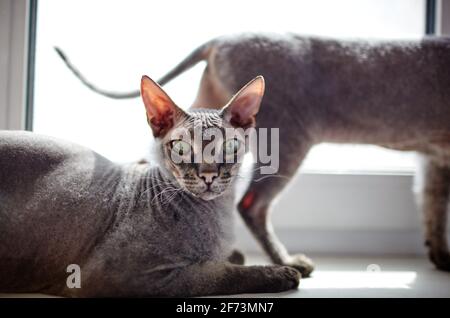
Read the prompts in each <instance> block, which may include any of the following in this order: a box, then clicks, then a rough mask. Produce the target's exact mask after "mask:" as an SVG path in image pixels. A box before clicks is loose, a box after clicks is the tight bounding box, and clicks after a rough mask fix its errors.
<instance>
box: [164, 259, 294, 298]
mask: <svg viewBox="0 0 450 318" xmlns="http://www.w3.org/2000/svg"><path fill="white" fill-rule="evenodd" d="M299 280H300V273H299V272H298V271H297V270H295V269H293V268H291V267H288V266H277V265H272V266H243V265H235V264H230V263H217V262H206V263H202V264H195V265H191V266H189V267H186V268H183V269H182V270H181V271H180V272H179V273H178V274H177V275H176V278H175V279H173V280H172V282H171V283H169V284H167V286H166V287H165V288H164V290H162V291H161V293H162V296H170V297H181V296H182V297H192V296H207V295H230V294H243V293H275V292H282V291H287V290H290V289H295V288H297V287H298V284H299Z"/></svg>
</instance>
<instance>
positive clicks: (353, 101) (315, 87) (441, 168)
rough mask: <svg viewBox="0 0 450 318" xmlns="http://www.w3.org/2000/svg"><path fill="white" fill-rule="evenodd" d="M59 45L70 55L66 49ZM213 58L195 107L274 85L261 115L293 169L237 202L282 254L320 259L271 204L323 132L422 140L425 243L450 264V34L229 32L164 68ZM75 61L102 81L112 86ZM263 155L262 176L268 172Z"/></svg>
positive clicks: (402, 146)
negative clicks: (386, 37) (260, 80)
mask: <svg viewBox="0 0 450 318" xmlns="http://www.w3.org/2000/svg"><path fill="white" fill-rule="evenodd" d="M60 55H61V56H62V57H63V59H65V57H64V55H63V54H62V52H60ZM200 61H206V62H207V67H206V69H205V71H204V73H203V77H202V80H201V84H200V90H199V93H198V96H197V99H196V101H195V103H194V108H195V107H198V106H201V107H205V106H209V107H211V108H213V109H214V108H217V107H220V106H221V105H222V104H223V102H224V101H226V100H227V99H228V98H229V97H230V96H231V94H232V92H234V91H235V90H236V89H237V88H239V87H240V86H241V85H242V84H243V83H245V82H246V81H247V80H248V79H250V78H252V77H253V76H255V75H256V74H262V75H263V76H264V77H265V79H266V82H267V85H268V86H269V87H270V89H269V90H268V93H267V94H266V95H265V98H264V101H263V107H262V110H261V111H260V112H259V114H258V117H257V121H258V126H259V127H268V128H269V127H276V128H279V129H280V132H279V134H280V145H279V149H280V170H279V172H278V174H279V175H281V176H285V177H286V178H266V179H264V180H263V181H261V182H252V183H251V184H250V186H249V187H248V189H247V191H246V194H245V195H244V197H243V199H242V200H241V202H240V203H239V206H238V209H239V211H240V213H241V215H242V217H243V219H244V220H245V222H246V224H247V225H248V227H249V228H250V229H251V231H252V232H253V233H254V234H255V236H256V238H257V239H258V241H259V242H260V243H261V244H262V246H263V248H264V249H265V251H266V252H267V253H268V255H269V256H270V257H271V259H272V260H273V262H274V263H276V264H283V265H290V266H293V267H295V268H297V269H299V270H300V271H301V272H302V274H303V275H304V276H306V275H308V274H309V273H310V272H311V271H312V269H313V264H312V262H311V261H310V260H309V259H308V258H306V257H305V256H303V255H294V256H291V255H289V254H288V253H287V251H286V249H285V248H284V246H283V245H282V244H281V243H280V241H279V240H278V239H277V237H276V236H275V234H274V233H273V230H272V226H271V224H270V220H269V219H268V215H269V210H270V206H271V203H272V201H273V200H274V198H275V197H276V196H277V195H278V194H279V193H280V192H281V191H282V190H283V189H284V188H285V187H286V185H287V184H288V181H289V179H290V178H292V176H294V175H295V173H296V171H297V170H298V167H299V166H300V165H301V163H302V160H303V159H304V158H305V156H306V154H307V153H308V151H309V150H310V149H311V147H312V146H313V145H315V144H318V143H321V142H335V143H359V144H374V145H379V146H384V147H388V148H391V149H397V150H409V151H411V150H414V151H417V152H419V153H421V154H422V155H424V158H425V159H426V167H425V170H424V173H425V178H424V180H425V181H424V184H423V189H422V197H423V198H422V200H421V202H422V205H423V206H422V209H423V212H424V215H425V244H426V245H427V247H428V249H429V257H430V259H431V261H432V262H433V263H434V264H435V265H436V267H437V268H439V269H442V270H447V271H448V270H450V253H449V249H448V246H447V242H446V215H447V207H448V203H449V191H450V39H448V38H439V37H430V38H425V39H423V40H416V41H414V40H411V41H341V40H334V39H327V38H317V37H304V36H298V35H292V34H289V35H253V34H245V35H240V36H231V37H221V38H217V39H214V40H212V41H210V42H208V43H206V44H204V45H202V46H200V47H199V48H197V49H196V50H194V51H193V52H192V53H191V54H190V55H189V56H188V57H187V58H186V59H185V60H184V61H182V62H181V63H180V64H179V65H178V66H176V67H175V68H174V69H173V70H172V71H170V72H169V73H168V74H167V75H165V76H164V77H163V78H161V80H160V81H159V83H160V84H161V85H164V84H166V83H167V82H169V81H170V80H172V79H173V78H175V77H176V76H178V75H179V74H181V73H182V72H184V71H185V70H187V69H188V68H190V67H192V66H193V65H195V64H196V63H198V62H200ZM66 64H68V66H69V68H71V69H72V71H74V72H75V74H76V75H77V76H78V77H79V78H80V79H81V80H82V81H83V82H84V83H85V84H86V85H88V86H90V87H91V89H93V90H94V91H97V92H98V93H101V94H103V95H105V96H108V97H112V98H130V97H136V96H138V95H139V92H138V91H137V92H136V91H135V92H131V93H124V94H122V93H111V92H107V91H104V90H101V89H99V88H97V87H96V86H94V85H92V84H91V83H89V82H88V81H87V80H86V79H85V78H83V77H82V76H81V75H80V74H79V72H78V71H77V70H76V69H75V68H74V67H73V66H72V65H71V64H70V63H69V62H68V61H67V60H66ZM259 167H260V164H258V163H257V166H256V169H255V171H254V174H253V178H252V179H253V180H254V181H255V180H258V179H260V178H261V175H260V172H259V170H258V168H259Z"/></svg>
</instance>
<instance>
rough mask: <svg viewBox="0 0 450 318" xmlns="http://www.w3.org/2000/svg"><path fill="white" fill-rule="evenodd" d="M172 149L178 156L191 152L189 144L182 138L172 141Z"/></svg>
mask: <svg viewBox="0 0 450 318" xmlns="http://www.w3.org/2000/svg"><path fill="white" fill-rule="evenodd" d="M172 151H173V152H175V153H176V154H177V155H179V156H185V155H187V154H188V153H190V152H191V145H190V144H188V143H187V142H185V141H182V140H174V141H172Z"/></svg>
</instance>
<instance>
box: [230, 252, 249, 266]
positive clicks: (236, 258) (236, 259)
mask: <svg viewBox="0 0 450 318" xmlns="http://www.w3.org/2000/svg"><path fill="white" fill-rule="evenodd" d="M228 261H229V262H230V263H231V264H236V265H244V263H245V256H244V254H243V253H242V252H240V251H238V250H233V251H232V252H231V255H230V256H228Z"/></svg>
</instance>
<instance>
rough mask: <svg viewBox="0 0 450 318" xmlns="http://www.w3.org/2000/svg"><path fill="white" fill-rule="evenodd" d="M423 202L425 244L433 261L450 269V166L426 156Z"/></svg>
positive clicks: (443, 268) (438, 266) (442, 268)
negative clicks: (449, 239) (449, 217)
mask: <svg viewBox="0 0 450 318" xmlns="http://www.w3.org/2000/svg"><path fill="white" fill-rule="evenodd" d="M423 169H424V171H423V173H424V175H423V177H424V178H423V185H422V193H421V195H422V197H421V200H420V201H421V205H422V210H423V213H424V222H425V245H426V246H427V248H428V255H429V258H430V260H431V261H432V262H433V264H434V265H435V266H436V267H437V268H438V269H441V270H445V271H450V252H449V249H448V245H447V209H448V204H449V197H450V167H449V166H444V165H441V164H439V163H438V162H435V161H433V160H432V159H427V161H426V162H425V165H424V167H423Z"/></svg>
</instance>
